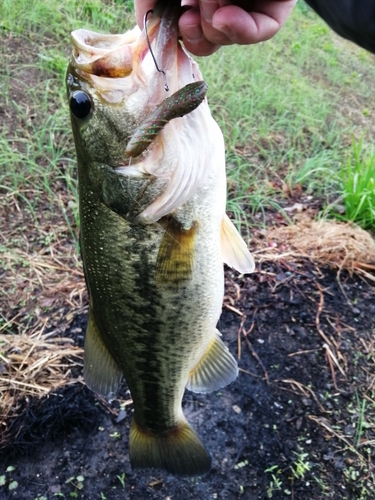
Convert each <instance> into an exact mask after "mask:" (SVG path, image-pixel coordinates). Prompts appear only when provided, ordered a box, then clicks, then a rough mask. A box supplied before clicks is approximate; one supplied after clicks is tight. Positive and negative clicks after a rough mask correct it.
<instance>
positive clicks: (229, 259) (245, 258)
mask: <svg viewBox="0 0 375 500" xmlns="http://www.w3.org/2000/svg"><path fill="white" fill-rule="evenodd" d="M221 249H222V254H223V261H224V262H225V263H226V264H228V266H230V267H233V268H234V269H236V270H237V271H238V272H240V273H242V274H246V273H252V272H253V271H254V268H255V264H254V259H253V257H252V255H251V253H250V252H249V249H248V248H247V246H246V243H245V242H244V240H243V239H242V236H241V235H240V233H239V232H238V231H237V229H236V228H235V226H234V224H233V222H232V221H231V220H230V219H229V217H228V216H227V215H226V214H225V215H224V218H223V222H222V227H221Z"/></svg>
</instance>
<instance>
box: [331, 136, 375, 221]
mask: <svg viewBox="0 0 375 500" xmlns="http://www.w3.org/2000/svg"><path fill="white" fill-rule="evenodd" d="M339 175H340V180H341V183H342V197H343V202H344V206H345V215H344V216H343V217H341V218H345V219H346V220H350V221H353V222H356V223H358V224H359V225H360V226H362V227H363V228H365V229H368V228H372V227H374V226H375V153H374V152H370V153H368V152H366V151H365V149H364V146H363V138H362V139H361V140H360V141H359V142H356V141H354V140H353V146H352V157H351V158H349V159H348V160H347V161H346V162H345V163H343V165H342V166H341V169H340V173H339Z"/></svg>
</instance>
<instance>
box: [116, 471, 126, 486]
mask: <svg viewBox="0 0 375 500" xmlns="http://www.w3.org/2000/svg"><path fill="white" fill-rule="evenodd" d="M117 479H118V480H119V481H120V483H121V485H122V487H123V488H125V472H123V473H122V474H121V476H117Z"/></svg>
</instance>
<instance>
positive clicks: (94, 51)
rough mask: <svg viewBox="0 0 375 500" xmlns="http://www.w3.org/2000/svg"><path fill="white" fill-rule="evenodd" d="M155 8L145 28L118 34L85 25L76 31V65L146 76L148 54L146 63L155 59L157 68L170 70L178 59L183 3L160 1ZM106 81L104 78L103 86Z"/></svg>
mask: <svg viewBox="0 0 375 500" xmlns="http://www.w3.org/2000/svg"><path fill="white" fill-rule="evenodd" d="M171 4H172V5H171ZM151 12H152V15H151V16H150V15H149V16H148V17H147V25H146V27H145V28H144V29H143V31H141V30H140V29H139V28H138V27H135V28H134V29H133V30H130V31H128V32H126V33H124V34H116V35H108V34H100V33H96V32H94V31H90V30H85V29H80V30H76V31H73V32H72V42H73V47H74V50H73V60H74V65H75V67H76V69H77V70H78V71H79V72H83V73H86V74H88V75H91V76H92V77H100V78H104V79H123V78H126V77H129V76H130V75H132V74H133V75H134V74H135V73H136V74H137V77H138V78H141V79H142V71H141V66H142V65H143V63H144V61H145V59H146V58H148V59H150V60H149V61H146V62H145V66H148V65H149V64H150V63H151V64H154V65H155V70H158V68H159V70H160V69H162V70H163V71H165V72H166V71H168V70H170V69H171V68H172V66H173V64H174V63H175V62H176V51H177V48H178V15H179V7H178V4H177V6H176V5H173V2H165V1H164V2H159V3H158V4H157V5H156V7H155V9H154V11H151ZM145 18H146V16H145ZM145 21H146V19H145ZM94 81H95V82H96V79H95V80H94ZM105 83H106V84H107V85H110V83H109V82H105ZM105 83H104V82H102V86H104V85H105ZM118 83H120V82H118Z"/></svg>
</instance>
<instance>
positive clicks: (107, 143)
mask: <svg viewBox="0 0 375 500" xmlns="http://www.w3.org/2000/svg"><path fill="white" fill-rule="evenodd" d="M170 3H172V2H170ZM177 23H178V10H177V9H176V8H175V7H172V6H168V7H165V8H164V7H161V6H159V7H157V8H156V9H155V11H154V13H153V15H152V17H151V18H150V20H149V21H148V23H147V27H148V30H147V31H148V34H147V36H146V33H145V31H142V32H141V31H140V30H139V28H134V29H133V30H131V31H129V32H127V33H125V34H123V35H101V34H98V33H94V32H91V31H87V30H78V31H74V32H73V33H72V40H73V46H74V50H73V58H72V61H71V63H70V65H69V68H68V72H67V91H68V99H69V106H70V111H71V123H72V129H73V135H74V140H75V145H76V153H77V161H78V176H79V204H80V219H81V233H80V244H81V252H82V259H83V266H84V273H85V279H86V283H87V288H88V293H89V319H88V327H87V332H86V338H85V359H84V374H85V380H86V384H87V385H88V387H90V388H91V389H92V390H94V391H96V392H97V393H99V394H101V395H103V396H105V397H107V398H109V399H110V398H113V397H114V396H115V394H116V392H117V390H118V388H119V384H120V382H121V378H122V375H124V376H125V378H126V381H127V384H128V386H129V389H130V392H131V395H132V398H133V402H134V418H133V422H132V425H131V429H130V437H129V453H130V461H131V464H132V466H133V467H157V468H163V469H165V470H167V471H168V472H171V473H177V474H189V475H193V474H202V473H205V472H207V471H209V469H210V466H211V457H210V455H209V453H208V451H207V450H206V448H205V447H204V445H203V443H202V442H201V440H200V438H199V437H198V436H197V434H196V433H195V431H194V430H193V429H192V427H191V426H190V425H189V424H188V423H187V421H186V419H185V417H184V415H183V412H182V406H181V402H182V397H183V394H184V390H185V387H186V388H188V389H189V390H191V391H196V392H202V393H205V392H209V391H213V390H216V389H219V388H221V387H223V386H225V385H227V384H228V383H230V382H232V381H233V380H234V379H235V378H236V376H237V372H238V368H237V363H236V361H235V359H234V358H233V356H232V355H231V354H230V352H229V350H228V348H227V347H226V346H225V344H224V343H223V342H222V340H221V339H220V333H219V332H218V331H217V329H216V324H217V322H218V319H219V317H220V313H221V307H222V300H223V294H224V273H223V262H226V263H228V264H229V265H230V266H232V267H234V268H236V269H238V270H239V271H240V272H242V273H246V272H252V271H253V267H254V263H253V259H252V257H251V255H250V253H249V252H248V249H247V247H246V244H245V242H244V241H243V240H242V238H241V236H240V235H239V233H238V232H237V230H236V229H235V227H234V225H233V224H232V223H231V222H230V220H229V219H228V217H227V216H226V214H225V203H226V178H225V153H224V141H223V137H222V133H221V131H220V129H219V127H218V125H217V124H216V122H215V121H214V120H213V118H212V116H211V113H210V110H209V107H208V104H207V100H206V98H205V92H206V89H207V86H206V84H205V83H204V82H203V80H202V75H201V73H200V71H199V68H198V66H197V64H196V63H195V62H194V61H193V60H192V59H191V58H190V56H189V55H188V54H187V53H186V52H185V51H184V49H183V48H182V47H181V45H180V43H179V41H178V31H177ZM150 47H151V49H152V52H153V55H154V57H155V58H156V60H157V62H158V64H159V67H160V68H162V69H163V70H164V71H165V76H166V80H167V84H168V87H169V90H168V91H166V89H165V81H164V79H163V77H162V75H161V74H160V72H158V70H157V69H156V67H155V63H154V60H153V57H152V54H151V52H150Z"/></svg>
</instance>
